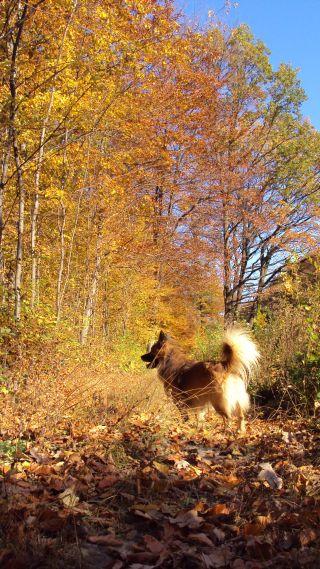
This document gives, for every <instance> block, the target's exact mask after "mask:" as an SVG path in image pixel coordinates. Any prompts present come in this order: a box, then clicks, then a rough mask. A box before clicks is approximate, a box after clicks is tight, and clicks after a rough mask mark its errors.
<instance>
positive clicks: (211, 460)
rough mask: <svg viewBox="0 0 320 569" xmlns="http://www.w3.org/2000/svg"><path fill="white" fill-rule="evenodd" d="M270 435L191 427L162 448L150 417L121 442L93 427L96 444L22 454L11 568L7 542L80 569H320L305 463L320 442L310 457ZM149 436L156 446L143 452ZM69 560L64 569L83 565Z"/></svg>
mask: <svg viewBox="0 0 320 569" xmlns="http://www.w3.org/2000/svg"><path fill="white" fill-rule="evenodd" d="M262 427H263V425H261V426H260V427H259V429H257V430H256V431H254V430H253V428H251V434H250V435H248V436H247V438H242V439H241V441H239V442H238V441H232V442H231V443H230V442H228V441H226V438H225V436H224V435H223V434H221V435H220V434H219V433H213V438H212V439H211V440H210V439H208V434H207V432H206V433H205V435H204V434H201V433H200V432H199V433H194V432H191V431H189V427H188V425H186V427H185V431H183V430H179V429H177V428H173V429H172V432H171V431H170V430H169V431H167V432H166V436H165V437H164V438H163V440H162V442H161V438H160V439H159V426H157V425H156V423H155V424H154V423H152V422H150V421H148V420H147V418H146V417H142V418H134V420H133V421H132V422H131V423H130V430H129V429H127V430H125V431H123V433H122V438H121V437H120V435H119V432H117V436H116V439H115V440H114V439H113V437H112V432H109V431H108V430H107V429H99V428H96V429H94V430H93V439H92V438H91V437H89V438H86V436H85V435H84V434H83V435H82V434H81V433H78V434H77V437H75V435H73V436H69V437H61V436H60V435H57V436H56V437H53V438H52V440H51V441H50V440H45V441H43V442H42V445H41V444H40V443H39V442H38V441H37V445H33V446H31V445H30V447H29V448H28V447H26V446H25V447H24V450H23V452H20V454H19V455H18V456H17V457H12V462H11V463H9V466H8V467H6V468H5V469H2V475H1V478H0V480H2V482H1V486H2V498H0V521H1V522H2V525H3V527H4V528H5V530H4V531H5V533H6V536H7V538H6V539H7V541H6V542H5V547H6V549H5V550H6V551H7V553H6V557H5V559H6V560H7V559H8V560H9V561H10V560H12V563H13V567H14V566H15V565H14V563H15V561H14V560H15V559H16V558H15V554H14V553H13V550H11V546H10V544H11V543H15V540H19V543H20V542H21V540H22V541H23V540H28V541H29V542H30V543H33V541H34V540H36V541H37V543H40V544H42V545H41V547H43V548H44V550H45V551H47V552H48V551H50V556H53V557H54V556H55V555H57V559H58V558H59V554H58V551H59V548H60V546H61V544H62V543H65V545H66V547H67V546H68V548H69V550H70V547H71V546H73V545H74V547H75V551H77V550H78V551H79V547H80V551H81V552H82V553H81V555H82V557H83V559H82V567H83V569H90V568H91V567H94V566H96V567H101V568H102V567H103V568H106V569H124V568H127V567H128V568H129V567H130V569H137V568H139V567H140V568H144V569H145V568H146V567H149V568H151V567H160V568H161V567H164V568H171V567H172V568H173V567H190V568H192V569H197V568H199V569H200V568H203V567H204V568H208V569H211V568H220V567H222V568H223V567H225V568H226V569H249V568H250V569H264V568H266V569H267V568H269V567H277V569H290V568H291V567H292V559H295V560H298V561H299V563H300V566H301V567H306V569H313V567H314V568H316V567H317V563H318V559H319V555H318V553H319V551H320V532H319V529H318V528H319V525H320V503H319V498H318V495H317V493H316V489H317V488H318V487H319V483H320V469H319V466H317V462H316V460H315V464H316V466H312V464H311V460H310V459H309V461H308V463H306V464H303V463H301V460H302V457H303V456H307V454H308V453H309V455H308V456H309V457H310V456H311V453H312V452H314V453H316V451H317V448H318V444H316V441H318V443H319V439H317V438H316V436H317V435H316V434H315V437H314V439H313V440H312V439H310V446H309V447H308V443H307V439H306V437H305V435H304V434H303V435H300V434H299V432H296V433H294V432H293V430H292V428H288V429H287V431H286V432H288V433H290V436H289V435H285V436H284V438H283V439H281V438H279V434H278V432H279V430H278V428H277V427H276V426H275V429H274V432H273V431H272V428H271V424H270V423H268V434H265V433H264V434H262V435H261V436H259V434H260V433H261V430H262ZM301 432H302V431H301ZM95 435H96V436H97V439H96V438H95ZM146 438H149V439H151V440H153V441H154V447H152V446H151V447H148V449H147V448H145V447H143V444H142V442H141V441H143V440H145V439H146ZM115 445H116V446H115ZM281 445H283V446H282V447H281V448H280V446H281ZM302 446H303V448H304V453H303V454H302V453H301V447H302ZM308 449H309V450H308ZM6 461H7V457H6ZM5 464H6V465H8V463H7V462H6V463H5ZM59 544H60V545H59ZM29 549H30V547H29ZM316 552H318V553H317V554H316ZM46 555H47V553H46ZM69 555H70V564H69V565H68V563H69V562H68V561H66V560H64V561H63V563H61V567H62V566H63V567H64V568H65V569H67V568H69V567H70V568H71V567H73V568H74V567H75V566H76V567H77V564H76V563H77V561H75V560H76V554H75V553H74V554H72V555H71V554H69ZM23 559H24V561H23V563H24V565H26V561H25V558H23ZM9 561H8V563H9ZM10 562H11V561H10ZM19 562H20V561H19ZM6 563H7V561H6ZM27 564H28V563H27ZM270 564H271V565H270ZM41 566H43V567H45V566H46V565H45V563H43V562H42V565H41ZM56 566H57V567H60V565H59V564H58V561H57V562H56ZM7 567H10V565H8V566H7Z"/></svg>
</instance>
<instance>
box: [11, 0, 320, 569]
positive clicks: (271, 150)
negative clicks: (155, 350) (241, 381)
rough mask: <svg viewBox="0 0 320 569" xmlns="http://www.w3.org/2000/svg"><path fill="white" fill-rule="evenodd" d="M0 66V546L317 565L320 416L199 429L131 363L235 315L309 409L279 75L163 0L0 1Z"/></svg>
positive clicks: (215, 26) (300, 236)
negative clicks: (164, 337)
mask: <svg viewBox="0 0 320 569" xmlns="http://www.w3.org/2000/svg"><path fill="white" fill-rule="evenodd" d="M0 70H1V74H0V75H1V88H0V118H1V120H0V130H1V136H0V366H1V369H0V397H1V405H2V407H1V423H0V462H1V469H0V482H1V490H3V491H2V494H1V496H0V506H1V507H0V521H1V528H2V529H1V531H0V546H1V551H0V565H1V566H4V567H5V568H6V569H20V568H22V567H27V566H29V567H34V568H36V567H40V566H42V567H44V566H48V567H60V566H61V567H68V566H72V567H75V566H77V567H78V566H79V567H83V568H87V569H89V568H91V567H92V568H93V567H94V568H97V567H101V569H102V568H110V569H122V568H125V567H132V568H133V569H140V568H141V569H143V568H144V567H145V568H149V567H195V568H197V567H207V568H211V567H230V568H231V567H232V568H233V569H257V568H260V567H261V568H263V567H265V568H267V567H272V560H273V559H276V560H277V565H276V567H279V568H286V567H290V568H291V567H306V568H307V567H310V568H312V567H316V566H318V565H317V563H318V551H319V530H318V527H319V503H318V501H317V500H318V499H317V495H316V491H317V488H318V489H319V472H318V470H319V468H318V466H317V461H318V459H317V458H316V452H317V448H318V446H319V436H318V434H317V433H318V430H317V427H315V426H314V425H313V426H312V428H313V430H312V436H311V438H310V437H309V435H308V433H307V431H306V428H307V427H306V423H304V422H301V423H300V424H299V427H296V425H295V424H294V423H293V422H290V423H288V424H287V425H286V427H285V431H284V432H282V431H283V429H282V423H281V422H277V423H272V424H270V425H269V426H266V424H265V423H264V422H263V421H261V420H260V419H257V415H259V413H260V412H259V410H257V409H256V408H254V412H253V416H255V419H254V421H253V422H252V426H251V427H250V428H249V434H248V435H247V436H246V438H244V439H243V440H242V442H241V441H240V442H239V444H238V443H233V442H232V440H233V437H231V439H232V440H231V439H229V438H228V437H226V435H225V433H221V432H219V428H217V425H216V424H215V423H214V422H213V426H214V427H215V435H214V436H213V435H212V431H210V429H209V430H207V431H206V430H205V431H204V432H203V433H202V434H201V433H200V434H199V432H197V433H196V432H194V431H192V427H190V425H180V421H181V418H180V417H179V415H178V414H177V410H176V409H175V408H174V406H173V404H172V402H170V400H169V399H168V398H166V397H165V395H164V393H163V390H161V386H160V385H159V384H158V383H157V380H156V377H155V376H152V375H151V374H152V372H150V371H146V372H145V371H142V364H141V362H140V355H141V353H143V351H144V350H145V344H146V343H147V342H149V341H150V340H152V339H154V337H155V336H156V335H157V334H158V332H159V329H160V328H164V329H165V330H166V331H169V332H170V333H172V334H173V336H175V337H176V338H177V339H179V342H180V343H181V344H182V345H183V346H184V348H186V349H187V350H188V353H190V354H191V353H192V352H193V354H194V355H195V356H197V357H199V358H208V359H212V358H213V357H214V356H215V355H216V350H217V349H218V346H219V344H220V338H221V331H222V328H223V325H224V324H225V323H228V322H230V321H234V320H245V321H247V322H249V323H250V325H252V327H253V333H254V334H255V336H256V338H257V339H258V342H259V343H260V347H261V352H262V355H263V361H262V375H261V377H262V379H263V381H265V383H266V384H267V387H268V388H269V387H272V386H273V387H274V386H275V387H274V391H275V390H278V393H280V394H281V401H283V399H285V401H286V403H287V402H288V401H289V400H290V401H291V403H292V405H291V409H290V412H292V408H294V409H295V410H296V411H297V410H298V412H299V414H300V418H301V416H304V415H306V414H309V415H313V414H314V413H315V411H316V408H315V405H314V404H315V401H316V400H317V398H319V397H320V383H319V371H318V370H319V361H320V356H319V321H320V308H319V298H318V297H319V294H318V280H316V281H315V282H313V281H312V282H311V281H310V282H309V281H308V282H307V283H306V281H304V282H303V283H302V285H301V282H300V281H299V279H294V278H293V277H292V275H293V272H292V269H290V268H289V269H288V267H292V264H293V263H294V262H295V261H297V260H299V259H301V258H304V259H306V258H308V256H309V254H310V253H312V254H313V253H314V252H315V251H316V250H317V246H318V222H319V189H318V188H319V133H318V132H317V131H316V130H315V129H314V128H313V126H312V125H311V124H310V122H309V121H308V120H306V119H305V118H304V117H303V116H302V113H301V104H302V102H303V101H304V99H305V94H304V91H303V89H302V87H301V85H300V82H299V79H298V76H297V73H296V71H295V70H294V69H292V68H291V67H290V66H289V65H286V64H281V65H280V66H279V68H278V69H273V68H272V66H271V64H270V60H269V52H268V50H267V48H266V47H265V46H264V44H263V43H262V42H261V41H260V40H257V39H255V38H254V36H253V34H252V33H251V31H250V30H249V28H248V27H247V26H245V25H241V26H239V27H237V28H235V29H233V30H229V29H227V28H226V26H225V25H222V24H221V23H219V22H217V21H216V20H214V19H212V20H211V21H210V22H209V23H208V24H207V25H206V26H204V27H203V29H199V27H196V26H195V25H192V24H191V23H190V22H188V23H187V22H186V21H185V18H184V17H183V15H182V14H180V13H178V10H177V8H176V6H175V4H174V2H173V0H24V1H23V2H22V1H20V0H3V1H2V3H1V8H0ZM312 258H313V259H316V258H317V257H316V256H313V257H312ZM290 271H291V272H290ZM289 289H290V290H289ZM274 290H278V291H279V290H280V295H279V297H278V300H277V302H276V303H275V302H273V301H272V302H271V301H270V303H269V305H268V298H269V299H270V298H271V297H272V294H273V293H272V291H274ZM270 291H271V292H270ZM261 377H260V380H261ZM310 378H311V379H310ZM253 387H254V386H253ZM258 397H259V395H258ZM261 397H262V395H261ZM256 402H258V403H259V399H258V398H257V399H256ZM277 404H278V401H277ZM277 410H278V411H279V408H278V407H277ZM287 410H288V405H286V406H284V407H283V406H281V409H280V411H281V412H283V411H287ZM274 411H275V408H272V412H274ZM255 413H256V415H255ZM294 430H296V431H297V432H296V435H295V434H293V431H294ZM291 431H292V432H291ZM262 432H263V436H261V433H262ZM217 433H218V434H217ZM305 457H307V458H306V464H305V463H304V458H305ZM312 461H313V466H311V463H312ZM269 462H271V463H272V464H273V465H274V467H275V470H273V467H272V466H271V465H270V464H269ZM261 464H262V465H264V466H261ZM266 464H267V466H266ZM275 471H276V472H277V473H278V474H276V472H275ZM266 473H267V474H266ZM270 473H271V474H270ZM268 476H269V478H268ZM280 480H281V482H280ZM272 481H273V482H272ZM283 481H284V485H282V484H283ZM301 497H302V498H301ZM292 508H294V509H295V513H293V512H292ZM2 546H3V547H2ZM48 559H49V561H48ZM293 559H294V563H293V561H292V560H293ZM50 563H51V565H50Z"/></svg>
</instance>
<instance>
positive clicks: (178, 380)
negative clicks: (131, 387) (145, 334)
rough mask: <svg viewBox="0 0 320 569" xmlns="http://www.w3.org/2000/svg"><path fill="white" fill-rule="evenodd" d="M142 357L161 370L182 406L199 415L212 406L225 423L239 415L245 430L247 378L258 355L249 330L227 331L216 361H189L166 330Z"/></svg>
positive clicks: (176, 400)
mask: <svg viewBox="0 0 320 569" xmlns="http://www.w3.org/2000/svg"><path fill="white" fill-rule="evenodd" d="M141 358H142V360H143V361H145V362H148V365H147V367H148V368H157V369H158V375H159V377H160V379H161V380H162V382H163V384H164V388H165V390H166V392H167V393H170V394H171V396H172V397H173V400H174V402H175V403H176V405H177V406H178V407H179V408H185V409H192V410H194V411H195V412H196V413H197V414H198V415H199V414H200V413H202V412H204V411H205V410H206V409H207V408H208V407H210V406H212V407H214V409H215V410H216V411H217V413H219V414H220V415H221V416H222V417H223V419H224V422H225V423H226V422H228V421H229V420H230V419H231V417H232V416H236V417H237V419H238V428H239V430H241V431H243V430H245V422H244V414H245V411H246V410H247V409H248V408H249V396H248V394H247V391H246V386H245V381H246V379H248V376H249V374H250V372H251V369H252V367H253V366H254V365H255V364H256V363H257V361H258V358H259V352H258V350H257V348H256V346H255V344H254V342H253V341H252V340H251V338H250V337H249V335H248V333H247V332H246V331H244V330H241V329H239V328H238V329H231V330H229V331H227V333H226V336H225V338H224V342H223V344H222V357H221V360H220V361H217V362H214V361H203V362H198V361H194V360H188V359H187V358H186V357H185V355H184V353H183V351H182V350H181V348H180V347H179V346H178V345H177V344H176V343H175V342H174V341H173V340H172V339H171V338H169V337H168V336H167V335H166V334H164V332H160V335H159V338H158V340H157V342H156V343H155V344H153V346H152V347H151V349H150V351H149V352H148V353H147V354H144V355H143V356H141Z"/></svg>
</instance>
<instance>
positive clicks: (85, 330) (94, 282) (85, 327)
mask: <svg viewBox="0 0 320 569" xmlns="http://www.w3.org/2000/svg"><path fill="white" fill-rule="evenodd" d="M101 246H102V227H101V223H100V226H99V229H98V236H97V248H96V258H95V266H94V271H93V275H92V279H91V283H90V286H89V290H88V294H87V297H86V300H85V306H84V312H83V323H82V329H81V331H80V344H81V345H84V344H85V343H86V341H87V338H88V334H89V331H90V328H91V326H92V319H93V315H94V307H95V301H96V296H97V291H98V282H99V277H100V266H101V259H102V251H101V248H102V247H101Z"/></svg>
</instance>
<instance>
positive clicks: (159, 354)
mask: <svg viewBox="0 0 320 569" xmlns="http://www.w3.org/2000/svg"><path fill="white" fill-rule="evenodd" d="M168 340H169V336H167V334H165V333H164V332H163V331H162V330H161V332H160V334H159V338H158V340H157V341H156V342H155V343H154V344H153V345H152V346H151V348H150V350H149V352H148V353H146V354H144V355H143V356H141V359H142V361H144V362H147V368H151V369H154V368H156V367H157V366H158V365H159V363H160V361H161V359H162V358H163V355H164V346H165V344H166V342H167V341H168Z"/></svg>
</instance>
